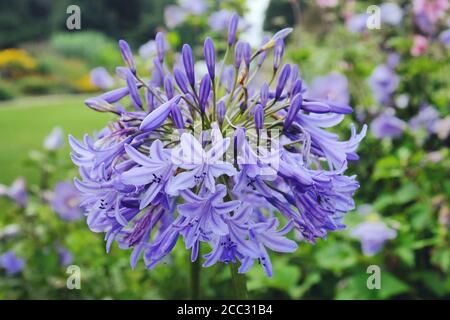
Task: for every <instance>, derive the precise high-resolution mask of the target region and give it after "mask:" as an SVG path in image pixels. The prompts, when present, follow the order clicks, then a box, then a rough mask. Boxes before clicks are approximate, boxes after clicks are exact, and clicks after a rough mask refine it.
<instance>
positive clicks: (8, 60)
mask: <svg viewBox="0 0 450 320" xmlns="http://www.w3.org/2000/svg"><path fill="white" fill-rule="evenodd" d="M10 67H15V68H19V69H24V70H33V69H34V68H36V60H34V59H33V57H32V56H30V55H29V54H28V52H26V51H25V50H22V49H5V50H1V51H0V69H5V68H10Z"/></svg>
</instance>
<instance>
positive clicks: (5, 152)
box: [0, 95, 109, 183]
mask: <svg viewBox="0 0 450 320" xmlns="http://www.w3.org/2000/svg"><path fill="white" fill-rule="evenodd" d="M86 98H87V96H83V95H64V96H42V97H27V98H19V99H16V100H12V101H7V102H2V103H0V183H10V182H11V181H12V180H14V179H15V178H16V177H17V176H18V175H23V176H25V177H27V178H29V179H30V180H35V179H36V174H35V173H34V172H33V171H31V170H30V169H27V168H24V161H25V160H26V159H27V156H28V154H29V152H30V150H33V149H34V150H36V149H37V150H39V149H41V148H42V142H43V139H44V138H45V137H46V136H47V134H48V133H49V132H50V131H51V130H52V128H53V127H55V126H60V127H62V128H63V130H64V133H65V134H66V135H68V134H69V133H70V134H73V135H75V136H76V137H81V136H82V135H83V134H84V133H85V132H88V133H90V132H92V131H94V130H98V129H101V128H102V127H103V126H104V125H105V124H106V122H107V121H108V119H109V117H108V115H106V114H100V113H97V112H94V111H93V110H90V109H89V108H87V107H86V106H85V105H84V103H83V101H84V100H85V99H86ZM63 153H65V154H67V155H68V153H69V148H68V143H67V140H66V145H65V149H64V151H63Z"/></svg>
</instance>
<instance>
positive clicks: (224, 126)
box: [69, 15, 366, 276]
mask: <svg viewBox="0 0 450 320" xmlns="http://www.w3.org/2000/svg"><path fill="white" fill-rule="evenodd" d="M237 23H238V16H237V15H233V17H232V18H231V19H230V23H229V30H228V46H227V50H226V52H225V54H224V58H223V60H222V61H221V62H220V63H216V51H215V47H214V43H213V41H212V40H211V39H210V38H207V39H206V41H205V45H204V59H205V62H206V66H207V71H206V70H205V74H204V76H203V77H202V78H201V79H199V80H200V81H197V78H198V74H197V73H196V70H195V68H194V56H193V52H192V49H191V47H190V46H189V45H187V44H185V45H184V46H183V49H182V53H181V59H180V62H179V63H178V65H177V64H175V66H174V67H173V70H172V71H170V70H169V66H168V63H167V61H165V60H167V57H166V56H167V47H168V46H167V45H166V40H165V39H164V35H163V34H162V33H158V34H157V36H156V39H155V41H156V43H157V48H158V55H157V56H156V57H155V59H154V61H153V68H152V73H151V77H150V79H144V78H141V77H140V76H139V75H138V74H137V71H136V63H135V60H134V58H133V54H132V52H131V49H130V47H129V46H128V44H127V43H126V42H125V41H123V40H121V41H120V42H119V45H120V49H121V53H122V56H123V59H124V61H125V63H126V67H119V68H117V74H118V75H119V77H121V78H122V79H124V81H125V82H126V86H125V87H123V88H119V89H115V90H113V91H110V92H107V93H104V94H102V95H100V96H98V97H95V98H92V99H88V100H87V101H86V104H87V105H88V106H89V107H91V108H92V109H95V110H97V111H100V112H110V113H113V114H115V115H117V120H116V121H114V122H111V123H109V124H108V126H107V127H106V128H104V129H103V130H102V131H101V132H100V133H99V134H97V135H96V136H95V137H90V136H88V135H86V136H85V137H84V141H82V142H81V141H77V140H76V139H75V138H73V137H72V136H70V137H69V141H70V145H71V147H72V153H71V157H72V160H73V162H74V163H75V164H76V165H77V166H78V167H79V171H80V177H81V179H77V178H76V179H75V185H76V187H77V189H78V190H79V191H80V193H81V197H82V204H81V206H82V208H83V209H84V210H85V212H86V215H87V223H88V225H89V227H90V229H91V230H93V231H94V232H105V233H106V243H107V250H108V251H109V249H110V246H111V244H112V243H113V242H114V241H117V242H118V243H119V245H120V247H121V248H125V249H128V248H133V251H132V254H131V265H132V267H133V268H134V267H135V266H136V264H137V261H138V260H139V258H140V257H141V256H143V259H144V261H145V264H146V266H147V267H148V268H153V267H154V266H155V265H156V264H158V263H159V262H160V261H162V260H163V259H164V258H165V257H166V256H167V255H168V254H169V253H170V252H171V251H172V249H173V248H174V247H175V245H176V243H177V241H178V239H179V238H180V237H181V238H183V240H184V244H185V246H186V248H187V249H190V251H191V259H192V261H195V260H197V259H200V257H199V255H201V256H202V258H203V259H204V261H203V266H204V267H208V266H211V265H213V264H215V263H217V262H224V263H239V264H240V267H239V272H241V273H243V272H246V271H247V270H248V269H249V268H250V267H251V266H252V265H253V264H254V262H255V261H256V262H259V263H260V264H261V265H262V267H263V268H264V270H265V272H266V273H267V275H268V276H271V275H272V266H271V261H270V258H269V254H268V250H272V251H275V252H293V251H295V250H296V249H297V242H298V241H306V242H310V243H315V241H316V239H317V238H323V237H325V236H326V235H327V232H328V231H334V230H339V229H342V228H343V227H344V225H343V224H342V218H343V216H344V214H345V213H346V212H348V211H349V210H352V209H353V208H354V201H353V199H352V196H353V194H354V192H355V191H356V190H357V189H358V187H359V184H358V182H357V181H356V180H355V176H346V175H345V174H344V173H345V171H346V169H347V162H348V161H349V160H357V159H358V156H357V154H356V149H357V146H358V144H359V142H360V141H361V140H362V138H363V137H364V135H365V132H366V128H365V127H364V128H363V130H362V131H361V133H359V134H357V133H356V130H355V128H352V134H351V137H350V138H349V140H347V141H341V140H340V139H339V137H338V135H336V134H335V133H331V132H329V131H327V130H326V129H325V128H330V127H333V126H335V125H337V124H338V123H340V122H341V121H342V120H343V118H344V115H345V114H348V113H351V112H352V108H351V107H349V106H347V105H339V104H336V103H333V102H331V101H324V100H318V99H312V98H306V97H305V91H306V89H305V87H304V85H303V83H302V79H301V78H300V76H299V71H298V67H297V66H292V65H290V64H284V65H282V57H283V53H284V38H285V37H286V36H287V35H288V34H289V33H290V32H291V29H284V30H281V31H280V32H278V33H276V34H275V35H274V36H273V37H272V38H270V39H264V43H263V44H262V45H261V46H260V48H259V49H258V50H256V51H255V52H252V49H251V47H250V45H249V44H248V43H246V42H243V41H237V42H236V30H237ZM272 49H273V57H274V58H273V60H274V61H273V66H272V71H273V72H272V77H271V78H270V79H269V81H268V82H264V81H261V79H260V74H261V72H260V71H261V69H262V68H264V67H263V64H264V61H265V60H266V56H267V54H268V52H269V51H270V50H272ZM233 53H234V57H232V56H233ZM233 58H234V59H233ZM230 61H231V62H230ZM258 77H259V78H258ZM257 80H258V81H259V82H261V83H263V84H262V85H259V84H257V83H256V82H257ZM123 99H124V100H123ZM125 99H129V101H130V102H131V104H132V106H133V107H134V110H133V111H130V110H129V109H126V108H124V107H123V106H122V105H121V104H120V103H119V101H121V102H122V101H126V100H125ZM230 154H231V155H230ZM288 236H290V238H289V237H288ZM292 239H294V240H292ZM201 243H204V244H203V245H201Z"/></svg>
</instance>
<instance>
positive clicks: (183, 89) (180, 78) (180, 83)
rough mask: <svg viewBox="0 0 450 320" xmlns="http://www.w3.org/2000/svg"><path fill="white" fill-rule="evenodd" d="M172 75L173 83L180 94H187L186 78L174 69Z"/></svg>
mask: <svg viewBox="0 0 450 320" xmlns="http://www.w3.org/2000/svg"><path fill="white" fill-rule="evenodd" d="M173 75H174V77H175V82H176V83H177V85H178V87H179V88H180V90H181V92H183V93H184V94H187V93H189V89H188V84H189V82H188V79H187V78H186V76H185V75H184V73H183V72H182V71H181V70H180V69H178V68H175V69H174V70H173Z"/></svg>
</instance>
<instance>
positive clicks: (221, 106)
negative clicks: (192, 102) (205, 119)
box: [216, 100, 227, 125]
mask: <svg viewBox="0 0 450 320" xmlns="http://www.w3.org/2000/svg"><path fill="white" fill-rule="evenodd" d="M226 113H227V108H226V106H225V102H223V101H222V100H220V101H219V102H218V103H217V106H216V115H217V121H219V124H220V125H222V124H223V121H224V120H225V114H226Z"/></svg>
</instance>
